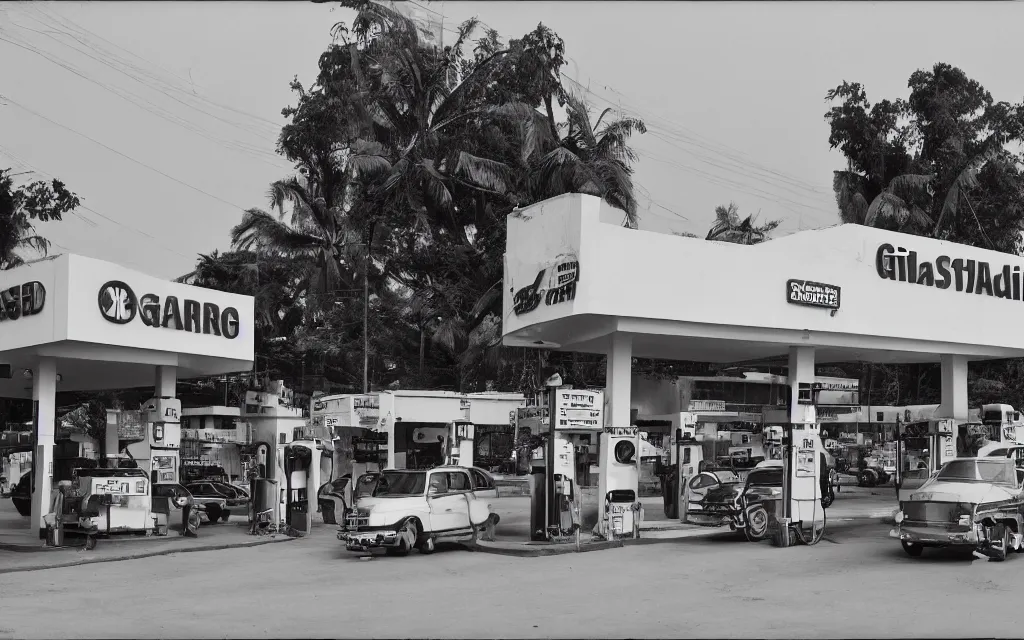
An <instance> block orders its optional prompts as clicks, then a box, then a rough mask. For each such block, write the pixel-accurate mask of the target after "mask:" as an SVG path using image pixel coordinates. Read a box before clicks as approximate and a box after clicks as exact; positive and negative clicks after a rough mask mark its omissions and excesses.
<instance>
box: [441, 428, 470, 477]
mask: <svg viewBox="0 0 1024 640" xmlns="http://www.w3.org/2000/svg"><path fill="white" fill-rule="evenodd" d="M474 431H476V427H475V426H474V425H473V423H472V422H466V421H464V420H456V421H455V422H452V423H451V424H449V425H448V434H447V437H446V438H445V447H444V448H445V464H450V465H454V466H457V467H460V466H461V467H472V466H473V438H474Z"/></svg>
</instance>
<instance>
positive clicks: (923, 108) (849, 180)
mask: <svg viewBox="0 0 1024 640" xmlns="http://www.w3.org/2000/svg"><path fill="white" fill-rule="evenodd" d="M908 87H909V89H910V95H909V98H908V99H906V100H903V99H897V100H895V101H889V100H882V101H879V102H878V103H876V104H874V105H872V104H871V103H870V102H869V101H868V99H867V94H866V92H865V90H864V88H863V86H862V85H860V84H859V83H855V82H854V83H850V82H843V83H842V84H841V85H839V86H838V87H836V88H835V89H833V90H831V91H829V92H828V94H827V95H826V100H827V101H829V102H831V103H832V104H833V106H832V107H831V109H830V110H829V111H828V113H826V114H825V120H826V121H827V122H828V123H829V126H830V129H831V133H830V136H829V144H830V145H831V146H832V148H838V149H840V150H841V151H842V153H843V155H844V156H846V159H847V162H848V169H847V170H846V171H837V172H836V173H835V179H834V187H835V192H836V202H837V204H838V208H839V216H840V219H841V220H842V221H843V222H853V223H857V224H867V225H871V226H879V227H882V228H888V229H893V230H900V231H904V232H908V233H917V234H924V235H931V236H933V237H936V238H942V239H947V240H953V241H956V242H964V243H967V244H973V245H976V246H981V247H985V248H992V249H996V250H999V251H1005V252H1011V253H1016V252H1017V251H1018V250H1019V249H1020V232H1021V230H1022V229H1024V208H1022V207H1024V190H1022V189H1021V187H1022V186H1024V175H1022V173H1021V164H1020V161H1021V158H1020V156H1019V155H1018V154H1016V153H1014V152H1013V148H1014V145H1017V144H1019V143H1020V142H1022V140H1024V104H1022V103H1017V104H1011V103H1007V102H995V101H994V100H993V98H992V95H991V94H990V93H989V92H988V91H986V90H985V88H984V87H982V86H981V84H980V83H978V82H977V81H976V80H973V79H971V78H969V77H968V76H967V75H966V74H965V73H964V72H963V71H962V70H960V69H958V68H956V67H953V66H950V65H948V64H945V63H938V64H936V65H934V67H933V68H932V69H931V70H919V71H916V72H914V73H913V74H912V75H911V77H910V80H909V82H908Z"/></svg>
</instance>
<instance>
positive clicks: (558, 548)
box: [465, 540, 625, 558]
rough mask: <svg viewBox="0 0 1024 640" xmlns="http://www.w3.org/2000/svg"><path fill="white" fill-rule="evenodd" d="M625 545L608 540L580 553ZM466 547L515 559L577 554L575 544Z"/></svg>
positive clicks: (590, 544)
mask: <svg viewBox="0 0 1024 640" xmlns="http://www.w3.org/2000/svg"><path fill="white" fill-rule="evenodd" d="M622 546H625V545H623V542H622V540H606V541H602V542H587V543H584V544H581V545H580V550H579V552H578V553H586V552H588V551H603V550H605V549H618V548H619V547H622ZM465 547H466V548H467V549H469V550H470V551H474V552H479V553H490V554H493V555H497V556H511V557H515V558H539V557H543V556H561V555H565V554H568V553H577V551H576V545H575V544H559V545H551V546H539V545H537V546H534V547H533V548H530V547H527V546H524V547H523V548H512V549H508V548H503V547H492V546H490V545H485V544H480V543H472V542H470V543H466V544H465Z"/></svg>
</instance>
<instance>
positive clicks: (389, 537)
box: [338, 530, 401, 551]
mask: <svg viewBox="0 0 1024 640" xmlns="http://www.w3.org/2000/svg"><path fill="white" fill-rule="evenodd" d="M338 540H341V541H342V542H344V543H345V548H346V549H348V550H349V551H369V550H370V549H379V548H387V547H397V546H399V544H400V541H401V536H399V535H398V532H397V531H389V530H383V531H339V532H338Z"/></svg>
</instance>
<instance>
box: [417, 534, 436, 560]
mask: <svg viewBox="0 0 1024 640" xmlns="http://www.w3.org/2000/svg"><path fill="white" fill-rule="evenodd" d="M420 553H422V554H423V555H425V556H429V555H430V554H432V553H434V538H433V537H432V536H427V537H426V538H424V539H423V542H422V543H421V544H420Z"/></svg>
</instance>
